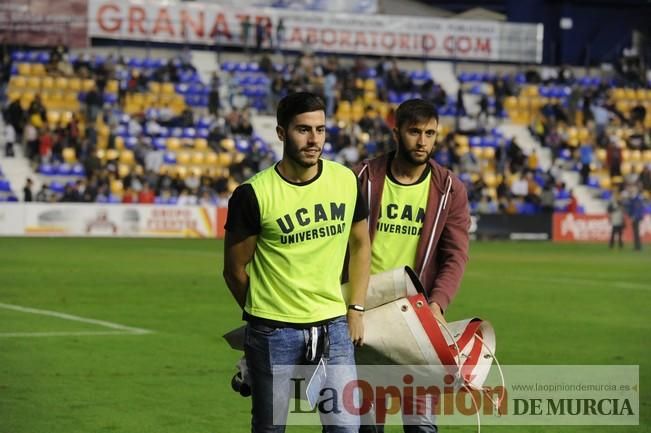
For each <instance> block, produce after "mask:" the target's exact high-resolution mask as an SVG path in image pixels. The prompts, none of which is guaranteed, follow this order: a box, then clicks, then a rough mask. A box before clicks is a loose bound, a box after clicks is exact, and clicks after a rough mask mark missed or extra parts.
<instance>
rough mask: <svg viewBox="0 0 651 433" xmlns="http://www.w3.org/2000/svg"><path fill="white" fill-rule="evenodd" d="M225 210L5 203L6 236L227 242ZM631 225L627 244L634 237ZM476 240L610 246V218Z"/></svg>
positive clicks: (525, 223) (510, 220)
mask: <svg viewBox="0 0 651 433" xmlns="http://www.w3.org/2000/svg"><path fill="white" fill-rule="evenodd" d="M226 211H227V209H226V208H224V207H217V206H182V205H177V206H169V205H137V204H101V203H89V204H86V203H84V204H81V203H79V204H77V203H6V204H2V205H0V236H52V237H66V236H74V237H86V236H87V237H148V238H152V237H153V238H204V239H215V238H217V239H222V238H223V237H224V223H225V222H226ZM631 227H632V224H631V223H630V221H627V223H626V229H625V231H624V240H625V241H626V242H631V240H632V239H633V233H632V229H631ZM470 232H471V236H472V237H473V238H474V239H479V240H482V239H505V240H538V241H550V240H553V241H554V242H607V241H608V239H609V238H610V223H609V221H608V215H606V214H603V215H581V214H571V213H555V214H553V215H552V214H540V215H476V216H473V218H472V226H471V229H470ZM640 232H641V236H642V241H643V242H644V243H651V215H646V216H645V218H644V220H643V221H642V223H641V224H640Z"/></svg>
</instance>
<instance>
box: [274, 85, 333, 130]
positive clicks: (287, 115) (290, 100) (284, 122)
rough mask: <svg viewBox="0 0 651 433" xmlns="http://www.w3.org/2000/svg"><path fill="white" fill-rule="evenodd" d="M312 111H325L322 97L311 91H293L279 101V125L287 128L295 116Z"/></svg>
mask: <svg viewBox="0 0 651 433" xmlns="http://www.w3.org/2000/svg"><path fill="white" fill-rule="evenodd" d="M312 111H325V103H324V102H323V100H322V99H321V98H320V97H318V96H317V95H315V94H314V93H310V92H296V93H292V94H289V95H287V96H285V97H284V98H283V99H281V100H280V102H279V103H278V108H277V109H276V121H277V122H278V126H281V127H282V128H283V129H285V130H287V128H288V127H289V122H291V121H292V119H293V118H294V117H296V116H298V115H299V114H303V113H310V112H312Z"/></svg>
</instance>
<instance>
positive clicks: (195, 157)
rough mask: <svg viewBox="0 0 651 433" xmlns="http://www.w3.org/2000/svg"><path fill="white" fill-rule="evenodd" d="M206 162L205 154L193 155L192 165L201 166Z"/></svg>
mask: <svg viewBox="0 0 651 433" xmlns="http://www.w3.org/2000/svg"><path fill="white" fill-rule="evenodd" d="M203 162H204V155H203V152H194V153H193V154H192V164H195V165H201V164H203Z"/></svg>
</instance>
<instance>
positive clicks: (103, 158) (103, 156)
mask: <svg viewBox="0 0 651 433" xmlns="http://www.w3.org/2000/svg"><path fill="white" fill-rule="evenodd" d="M95 155H96V156H97V158H99V159H100V160H101V161H106V151H105V150H104V149H97V152H95Z"/></svg>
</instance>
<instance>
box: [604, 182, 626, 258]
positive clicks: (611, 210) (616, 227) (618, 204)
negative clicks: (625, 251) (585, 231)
mask: <svg viewBox="0 0 651 433" xmlns="http://www.w3.org/2000/svg"><path fill="white" fill-rule="evenodd" d="M608 220H609V221H610V225H611V232H610V242H609V244H608V246H609V247H610V249H612V248H613V247H614V246H615V238H616V237H617V240H618V242H617V243H618V245H619V248H620V249H621V248H622V247H623V246H624V242H622V233H623V232H624V205H623V203H622V200H621V197H620V195H619V191H617V190H615V191H614V192H613V195H612V197H611V199H610V203H608Z"/></svg>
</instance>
